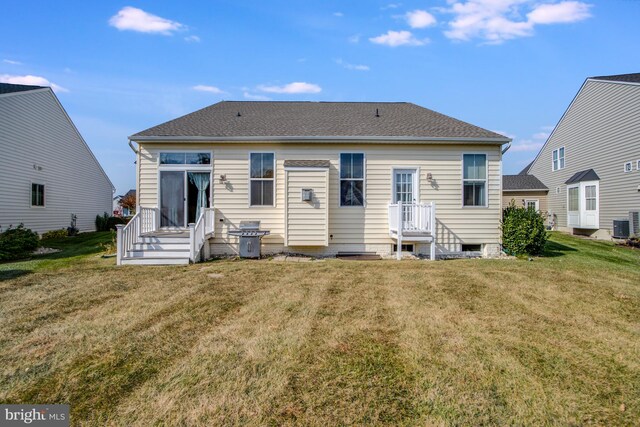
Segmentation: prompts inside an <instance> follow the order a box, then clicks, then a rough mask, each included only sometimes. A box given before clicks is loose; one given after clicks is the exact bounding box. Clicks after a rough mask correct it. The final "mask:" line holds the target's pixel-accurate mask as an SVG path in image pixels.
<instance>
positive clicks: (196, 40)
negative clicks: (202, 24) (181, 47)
mask: <svg viewBox="0 0 640 427" xmlns="http://www.w3.org/2000/svg"><path fill="white" fill-rule="evenodd" d="M184 41H186V42H189V43H200V37H198V36H187V37H185V38H184Z"/></svg>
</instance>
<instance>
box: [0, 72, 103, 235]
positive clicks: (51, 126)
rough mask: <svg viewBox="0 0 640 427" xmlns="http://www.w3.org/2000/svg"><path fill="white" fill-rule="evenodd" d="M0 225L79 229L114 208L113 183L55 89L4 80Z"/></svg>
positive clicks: (0, 85) (0, 87) (0, 102)
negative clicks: (74, 224)
mask: <svg viewBox="0 0 640 427" xmlns="http://www.w3.org/2000/svg"><path fill="white" fill-rule="evenodd" d="M0 152H1V153H2V155H1V156H0V227H1V228H2V229H3V230H6V229H7V228H8V227H9V226H14V227H15V226H17V225H18V224H20V223H24V225H25V227H27V228H30V229H32V230H34V231H37V232H38V233H43V232H45V231H49V230H54V229H60V228H67V227H69V225H70V223H71V216H72V215H76V217H77V222H76V227H77V228H78V229H79V230H80V231H93V230H95V217H96V215H98V214H102V213H104V212H109V211H111V207H112V206H111V203H112V202H111V201H112V197H113V185H112V184H111V181H110V180H109V178H108V177H107V175H106V174H105V172H104V170H103V169H102V167H101V166H100V164H99V163H98V161H97V160H96V158H95V157H94V155H93V153H92V152H91V150H90V149H89V147H88V146H87V144H86V142H85V141H84V139H83V138H82V136H81V135H80V133H79V132H78V129H76V127H75V126H74V124H73V122H72V121H71V119H70V118H69V116H68V115H67V113H66V112H65V110H64V108H63V107H62V105H61V104H60V101H59V100H58V98H57V97H56V95H55V94H54V93H53V91H52V90H51V88H48V87H41V86H25V85H14V84H7V83H0Z"/></svg>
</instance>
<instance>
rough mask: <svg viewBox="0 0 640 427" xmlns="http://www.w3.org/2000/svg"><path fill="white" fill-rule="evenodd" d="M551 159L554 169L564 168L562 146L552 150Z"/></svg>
mask: <svg viewBox="0 0 640 427" xmlns="http://www.w3.org/2000/svg"><path fill="white" fill-rule="evenodd" d="M552 160H553V170H554V171H557V170H560V169H564V147H560V148H558V149H557V150H553V155H552Z"/></svg>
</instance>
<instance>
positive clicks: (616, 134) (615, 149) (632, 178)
mask: <svg viewBox="0 0 640 427" xmlns="http://www.w3.org/2000/svg"><path fill="white" fill-rule="evenodd" d="M559 147H565V168H564V169H562V170H559V171H552V167H551V156H552V152H553V150H555V149H558V148H559ZM639 159H640V85H632V84H620V83H613V82H602V81H592V80H588V81H587V82H586V83H585V84H584V86H583V88H582V90H581V91H580V93H579V94H578V95H577V96H576V98H575V100H574V101H573V103H572V104H571V106H570V107H569V109H568V110H567V111H566V113H565V115H564V117H563V118H562V119H561V120H560V122H559V123H558V125H557V126H556V129H555V130H554V132H553V133H552V135H551V137H550V138H549V140H548V142H547V144H546V145H545V146H544V147H543V149H542V151H541V152H540V154H539V156H538V157H537V159H536V161H535V162H534V164H533V165H532V167H531V170H530V173H531V174H532V175H535V176H536V177H538V178H539V179H540V180H541V181H542V182H543V183H544V184H545V185H546V186H547V187H549V208H548V209H549V211H550V212H553V213H555V214H556V215H557V217H558V220H557V224H558V226H559V227H566V226H567V191H566V185H565V182H566V181H567V180H568V179H569V178H570V177H571V176H572V175H573V174H574V173H576V172H579V171H582V170H586V169H594V170H595V171H596V173H597V174H598V176H599V177H600V205H599V206H600V228H601V229H605V230H611V229H612V227H613V220H614V219H619V218H627V217H628V213H629V211H631V210H640V191H638V186H639V185H640V171H638V170H637V161H638V160H639ZM628 161H630V162H633V171H632V172H631V173H625V172H624V169H623V167H624V163H625V162H628ZM556 187H559V189H560V192H559V193H556Z"/></svg>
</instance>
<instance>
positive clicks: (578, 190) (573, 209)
mask: <svg viewBox="0 0 640 427" xmlns="http://www.w3.org/2000/svg"><path fill="white" fill-rule="evenodd" d="M599 187H600V183H599V182H598V181H586V182H580V183H576V184H573V185H571V186H569V187H567V226H568V227H573V228H586V229H598V228H600V209H599V207H598V206H599V200H598V199H599Z"/></svg>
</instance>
